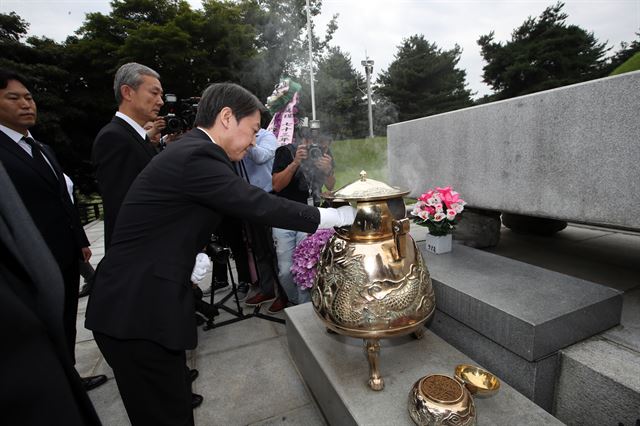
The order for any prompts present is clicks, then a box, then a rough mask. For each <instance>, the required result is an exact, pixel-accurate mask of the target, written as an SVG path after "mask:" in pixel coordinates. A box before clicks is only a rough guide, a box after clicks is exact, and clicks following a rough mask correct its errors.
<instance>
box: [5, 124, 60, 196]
mask: <svg viewBox="0 0 640 426" xmlns="http://www.w3.org/2000/svg"><path fill="white" fill-rule="evenodd" d="M41 146H42V144H41ZM0 149H4V150H5V151H7V152H8V153H9V154H10V155H12V156H14V157H15V158H16V159H17V160H18V161H21V162H22V163H23V164H24V165H25V167H29V168H30V169H31V170H33V172H34V173H35V174H37V175H38V176H40V178H41V179H42V180H43V181H44V182H46V183H47V186H48V187H50V188H51V189H52V190H54V191H57V187H58V183H57V182H54V181H53V179H52V178H51V177H49V176H47V175H45V174H43V173H42V172H41V171H40V169H38V168H37V167H36V166H35V165H34V164H33V158H32V157H31V156H29V154H27V153H26V151H25V150H24V149H22V147H21V146H20V145H18V144H17V143H15V142H14V141H13V139H11V138H10V137H9V136H7V135H5V134H4V133H3V132H0ZM43 151H44V150H43ZM49 157H50V155H47V159H49ZM56 164H57V162H56ZM51 165H53V166H54V169H55V165H54V163H51ZM56 175H57V172H56Z"/></svg>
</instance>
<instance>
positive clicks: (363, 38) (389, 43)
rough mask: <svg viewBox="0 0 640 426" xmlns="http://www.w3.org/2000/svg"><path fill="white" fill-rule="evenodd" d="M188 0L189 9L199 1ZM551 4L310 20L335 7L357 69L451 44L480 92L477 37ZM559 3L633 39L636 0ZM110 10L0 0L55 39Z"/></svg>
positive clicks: (34, 31)
mask: <svg viewBox="0 0 640 426" xmlns="http://www.w3.org/2000/svg"><path fill="white" fill-rule="evenodd" d="M189 2H190V3H191V4H192V6H193V7H194V8H196V9H197V8H199V7H200V4H201V3H200V1H199V0H189ZM552 4H555V1H554V0H549V1H540V0H538V1H522V0H494V1H485V0H466V1H462V0H395V1H389V0H324V1H323V5H322V15H321V16H319V17H316V18H315V24H316V27H317V29H318V30H319V31H320V32H321V33H322V32H324V31H325V26H326V23H327V22H328V21H329V19H331V16H332V15H333V14H335V13H338V14H340V16H339V18H338V30H337V32H336V33H335V35H334V40H333V44H334V45H336V46H339V47H340V48H341V49H342V50H343V51H344V52H346V53H349V54H350V56H351V59H352V62H353V65H354V66H355V67H356V69H358V70H359V71H361V72H362V73H363V74H364V69H363V67H362V66H361V65H360V61H361V60H363V59H365V52H366V55H368V56H369V58H370V59H373V60H374V61H375V65H374V74H375V75H377V74H378V73H379V72H380V71H381V70H384V69H386V68H387V67H388V66H389V64H390V63H391V62H392V61H393V57H394V55H395V53H396V51H397V46H398V45H399V44H400V43H401V42H402V39H403V38H406V37H409V36H411V35H413V34H423V35H424V36H425V38H426V39H427V40H429V41H431V42H435V43H436V44H437V45H438V47H440V48H441V49H443V50H446V49H451V48H452V47H453V46H454V45H455V44H456V43H457V44H459V45H460V47H462V49H463V52H462V57H461V60H460V63H459V65H458V66H459V67H460V68H462V69H465V70H466V71H467V83H468V86H469V88H470V89H471V90H472V91H474V92H476V96H482V95H485V94H488V93H490V89H489V87H488V86H486V85H485V84H484V83H482V77H481V75H482V66H483V65H484V63H483V61H482V58H481V56H480V49H479V46H478V45H477V44H476V41H477V40H478V38H479V37H480V36H481V35H484V34H488V33H489V32H490V31H495V40H496V41H502V42H505V41H507V40H509V39H510V37H511V32H512V31H513V29H515V28H516V27H518V26H520V25H521V24H522V23H523V22H524V20H525V19H526V18H527V17H529V16H533V17H537V16H539V15H540V13H541V12H542V11H543V10H544V9H545V8H546V7H547V6H550V5H552ZM565 4H566V5H565V7H564V11H565V13H567V14H568V15H569V18H568V23H569V24H574V25H578V26H580V27H582V28H583V29H585V30H587V31H592V32H593V33H594V34H595V36H596V38H597V39H598V40H599V41H601V42H605V41H606V42H608V45H609V46H613V47H614V49H613V50H617V49H618V48H619V44H620V42H621V41H626V42H631V41H633V40H635V39H636V38H637V36H636V35H635V33H636V32H640V0H609V1H600V0H581V1H572V0H566V1H565ZM110 9H111V8H110V2H109V1H108V0H57V1H56V0H0V12H2V13H9V12H11V11H15V12H16V13H17V14H18V15H20V16H21V17H22V18H23V19H25V20H26V21H27V22H29V23H30V29H29V34H30V35H37V36H47V37H50V38H53V39H54V40H57V41H63V40H64V39H65V38H66V36H67V35H70V34H72V33H73V32H74V31H75V30H76V29H78V27H79V26H80V25H81V24H82V22H83V21H84V17H85V14H86V13H88V12H102V13H109V11H110Z"/></svg>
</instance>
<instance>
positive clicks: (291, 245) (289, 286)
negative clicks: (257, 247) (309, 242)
mask: <svg viewBox="0 0 640 426" xmlns="http://www.w3.org/2000/svg"><path fill="white" fill-rule="evenodd" d="M306 237H307V234H306V233H305V232H298V231H290V230H288V229H280V228H273V244H274V245H275V246H276V254H277V255H278V280H279V281H280V285H282V288H283V289H284V291H285V292H286V293H287V298H288V299H289V301H290V302H291V303H295V304H298V303H304V302H308V301H309V300H310V299H309V296H308V293H309V291H308V290H306V289H304V290H300V291H298V286H297V285H296V284H295V283H294V282H293V275H292V274H291V265H292V264H293V260H292V256H293V250H294V249H295V248H296V246H297V245H298V244H300V241H302V240H304V239H305V238H306ZM299 293H300V294H299Z"/></svg>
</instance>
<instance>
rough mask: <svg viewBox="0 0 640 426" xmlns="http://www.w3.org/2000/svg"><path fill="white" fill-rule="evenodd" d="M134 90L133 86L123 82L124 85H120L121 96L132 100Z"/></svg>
mask: <svg viewBox="0 0 640 426" xmlns="http://www.w3.org/2000/svg"><path fill="white" fill-rule="evenodd" d="M133 92H134V90H133V88H132V87H131V86H128V85H126V84H123V85H122V86H120V96H121V97H122V99H124V100H127V101H130V100H131V95H132V93H133Z"/></svg>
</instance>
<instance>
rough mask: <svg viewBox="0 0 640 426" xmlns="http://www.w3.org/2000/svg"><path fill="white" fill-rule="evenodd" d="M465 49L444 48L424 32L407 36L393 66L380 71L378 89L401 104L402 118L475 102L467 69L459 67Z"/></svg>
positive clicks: (399, 116)
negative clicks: (426, 36)
mask: <svg viewBox="0 0 640 426" xmlns="http://www.w3.org/2000/svg"><path fill="white" fill-rule="evenodd" d="M461 53H462V50H461V49H460V47H459V46H458V45H456V46H455V47H454V48H453V49H451V50H444V51H443V50H441V49H439V48H438V46H437V45H436V44H435V43H430V42H429V41H427V40H425V38H424V36H422V35H413V36H411V37H409V38H408V39H405V40H404V41H403V42H402V44H401V45H400V46H399V47H398V53H396V55H395V60H394V61H393V62H392V63H391V65H390V66H389V69H388V70H386V71H385V72H383V73H381V74H380V77H379V79H378V84H379V85H380V87H378V89H377V93H378V95H380V96H383V97H384V98H386V99H387V100H388V101H389V102H391V103H392V104H394V105H395V106H396V107H397V111H398V118H399V120H400V121H405V120H411V119H414V118H419V117H424V116H428V115H433V114H439V113H442V112H447V111H452V110H455V109H459V108H463V107H465V106H469V105H471V98H470V95H471V93H470V92H469V90H467V89H466V88H465V77H466V72H465V71H464V70H460V69H458V68H456V66H457V65H458V61H459V60H460V54H461Z"/></svg>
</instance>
